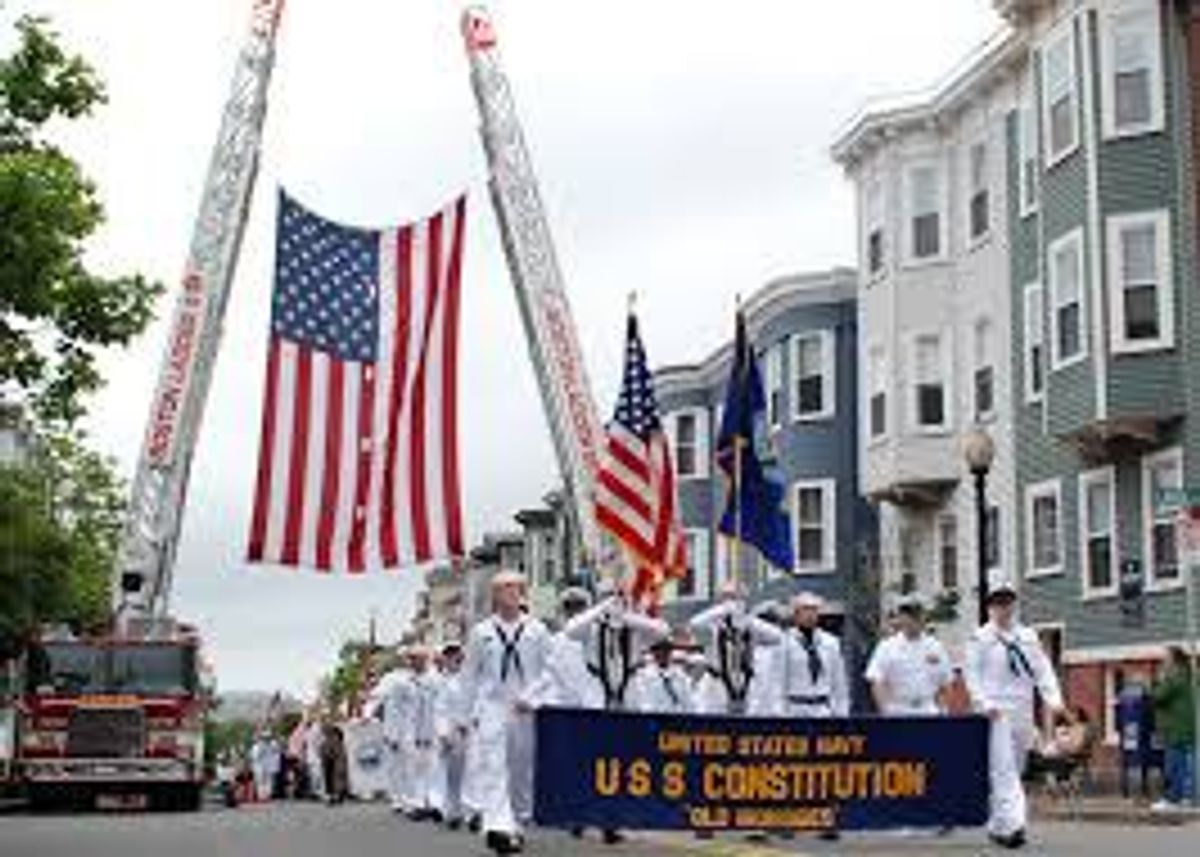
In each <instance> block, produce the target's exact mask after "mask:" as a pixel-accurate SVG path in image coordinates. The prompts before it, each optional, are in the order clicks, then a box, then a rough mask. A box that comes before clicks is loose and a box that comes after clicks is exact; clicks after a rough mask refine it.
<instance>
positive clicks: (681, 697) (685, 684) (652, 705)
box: [631, 637, 694, 714]
mask: <svg viewBox="0 0 1200 857" xmlns="http://www.w3.org/2000/svg"><path fill="white" fill-rule="evenodd" d="M674 650H675V649H674V645H673V644H672V642H671V640H670V639H668V638H666V637H664V638H662V639H661V640H656V641H655V642H654V643H653V644H652V645H651V646H650V660H649V661H647V662H646V663H645V664H643V665H642V666H641V667H640V668H639V669H638V671H637V675H636V676H634V679H633V690H632V693H631V698H632V700H633V702H634V703H635V704H636V705H637V709H638V710H639V711H644V712H646V713H649V714H688V713H690V712H692V711H693V710H694V709H693V706H694V703H693V700H692V682H691V680H690V679H689V678H688V675H687V673H686V672H684V671H683V667H681V666H680V665H679V664H678V663H676V662H675V659H674V658H673V657H672V654H673V652H674Z"/></svg>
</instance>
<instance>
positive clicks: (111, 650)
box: [17, 627, 209, 809]
mask: <svg viewBox="0 0 1200 857" xmlns="http://www.w3.org/2000/svg"><path fill="white" fill-rule="evenodd" d="M22 673H23V689H22V692H21V694H20V696H19V698H18V703H17V742H18V748H19V749H18V773H19V776H20V778H21V780H23V781H24V784H25V787H26V790H27V794H28V796H29V798H30V800H31V801H32V802H33V803H34V804H35V805H38V804H50V803H53V804H69V805H73V806H80V807H98V808H147V807H151V806H154V807H164V808H166V807H169V808H176V809H196V808H199V806H200V802H201V797H202V793H203V787H204V714H205V710H206V708H207V705H208V699H209V693H208V691H209V682H208V681H207V680H206V677H205V673H204V670H203V668H202V660H201V655H200V651H199V638H198V637H197V635H196V634H195V633H194V631H192V630H191V629H189V628H187V627H178V628H176V629H174V630H173V631H172V632H171V633H169V634H166V635H155V637H154V638H153V639H125V638H117V637H105V638H100V639H76V638H74V637H72V636H70V635H69V634H45V635H43V636H42V638H41V639H39V640H38V641H37V642H36V643H34V644H33V645H31V646H30V648H29V649H28V651H27V653H26V656H25V658H24V663H23V669H22Z"/></svg>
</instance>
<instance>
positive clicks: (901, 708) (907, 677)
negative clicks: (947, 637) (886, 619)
mask: <svg viewBox="0 0 1200 857" xmlns="http://www.w3.org/2000/svg"><path fill="white" fill-rule="evenodd" d="M864 675H865V676H866V679H867V681H869V682H871V683H872V684H875V683H880V684H882V685H883V686H884V688H885V702H884V709H883V711H881V712H880V713H881V714H886V715H891V716H893V717H904V716H912V715H922V714H939V713H941V709H940V708H939V706H938V700H937V697H938V693H939V692H940V691H941V690H942V689H943V688H945V687H946V686H947V685H949V684H950V682H951V681H952V680H953V678H954V670H953V669H952V668H951V666H950V657H949V656H948V655H947V654H946V647H945V646H943V645H942V643H941V641H940V640H938V639H937V638H936V637H933V636H931V635H930V634H920V635H918V636H916V637H913V638H910V637H908V636H906V635H905V634H902V633H897V634H892V635H891V636H889V637H885V638H884V639H882V640H880V641H879V644H878V645H877V646H876V647H875V651H874V652H872V653H871V660H870V661H868V663H867V669H866V672H865V673H864Z"/></svg>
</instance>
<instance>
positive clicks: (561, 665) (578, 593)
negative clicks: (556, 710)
mask: <svg viewBox="0 0 1200 857" xmlns="http://www.w3.org/2000/svg"><path fill="white" fill-rule="evenodd" d="M591 602H592V597H591V595H590V594H588V591H587V590H586V589H583V588H581V587H577V586H572V587H569V588H567V589H564V590H563V592H562V594H561V595H560V596H559V600H558V605H559V615H560V616H561V618H562V622H563V625H564V628H563V629H561V630H559V631H557V632H555V633H554V634H553V636H552V637H551V638H550V656H549V657H548V658H547V659H546V669H545V670H543V671H542V676H541V678H540V679H539V680H538V682H537V685H536V686H535V688H534V689H533V690H531V691H530V694H531V696H532V697H533V698H535V699H536V701H537V703H538V705H552V706H557V707H561V708H593V709H595V708H603V707H604V688H603V686H602V685H601V684H600V681H599V680H598V679H597V678H596V677H595V676H594V675H592V674H591V672H590V671H589V670H588V663H587V656H586V653H585V652H584V642H585V641H584V640H582V639H579V637H584V636H585V635H583V634H582V633H577V634H575V635H574V636H573V635H572V634H569V633H567V630H566V627H565V626H568V625H570V624H571V622H572V620H573V619H575V618H576V617H577V616H579V615H581V614H582V613H584V612H585V611H586V610H587V609H588V608H589V607H590V606H591Z"/></svg>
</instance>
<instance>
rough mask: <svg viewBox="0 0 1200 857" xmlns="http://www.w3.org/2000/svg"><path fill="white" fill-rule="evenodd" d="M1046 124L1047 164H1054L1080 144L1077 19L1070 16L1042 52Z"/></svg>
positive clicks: (1043, 111)
mask: <svg viewBox="0 0 1200 857" xmlns="http://www.w3.org/2000/svg"><path fill="white" fill-rule="evenodd" d="M1042 74H1043V78H1042V127H1043V128H1044V129H1045V137H1046V146H1045V152H1046V166H1047V167H1049V166H1053V165H1054V164H1056V163H1058V162H1059V161H1060V160H1062V159H1063V158H1065V157H1066V156H1067V155H1069V154H1070V153H1071V152H1073V151H1074V150H1075V147H1076V146H1077V145H1078V143H1079V110H1078V107H1077V106H1076V102H1075V22H1074V19H1069V20H1068V21H1067V23H1066V24H1065V25H1064V26H1063V27H1062V28H1060V30H1059V31H1058V32H1057V33H1056V34H1055V35H1054V36H1052V37H1051V39H1050V40H1049V41H1048V42H1047V43H1046V47H1045V48H1044V49H1043V52H1042Z"/></svg>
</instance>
